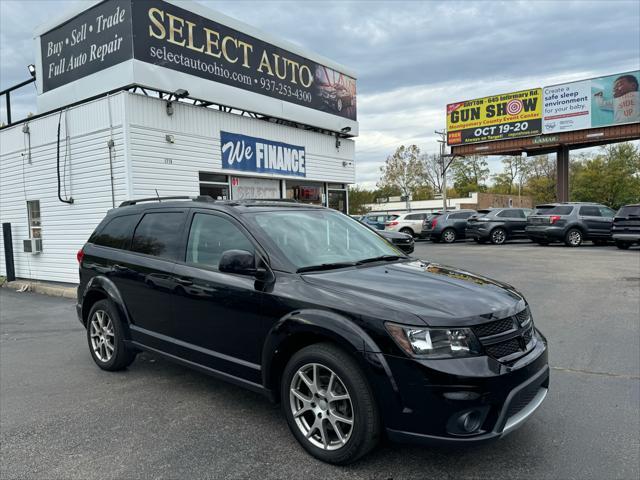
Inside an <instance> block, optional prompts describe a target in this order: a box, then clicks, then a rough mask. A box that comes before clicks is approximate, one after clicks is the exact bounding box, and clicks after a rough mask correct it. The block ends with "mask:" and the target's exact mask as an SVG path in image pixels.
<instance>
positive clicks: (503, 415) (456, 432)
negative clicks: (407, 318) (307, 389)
mask: <svg viewBox="0 0 640 480" xmlns="http://www.w3.org/2000/svg"><path fill="white" fill-rule="evenodd" d="M536 335H537V342H536V346H535V347H534V349H533V350H531V352H530V353H529V354H527V355H525V356H524V357H522V358H521V359H519V360H518V361H517V362H516V363H515V364H514V365H512V366H508V365H504V364H502V363H500V362H498V361H497V360H494V359H492V358H490V357H484V356H483V357H470V358H465V359H462V358H460V359H446V360H430V361H425V360H415V359H408V358H400V357H395V356H388V355H385V359H386V361H387V363H388V365H389V368H390V370H391V373H392V374H393V376H394V379H395V382H396V385H397V389H398V394H399V397H400V402H401V404H402V410H401V412H394V414H391V415H390V416H389V417H388V418H387V419H386V420H385V424H386V427H387V434H388V436H389V438H390V439H391V440H394V441H400V442H411V443H426V444H433V443H436V444H442V443H444V444H447V443H448V444H469V443H482V442H484V441H488V440H491V439H495V438H499V437H502V436H504V435H506V434H508V433H510V432H512V431H513V430H515V429H516V428H518V427H520V426H521V425H522V424H524V422H525V421H526V420H527V419H528V418H529V417H530V416H531V415H532V414H533V413H534V412H535V411H536V410H537V408H538V407H539V406H540V405H541V404H542V402H543V401H544V399H545V397H546V395H547V391H548V387H549V366H548V355H547V346H546V340H545V339H544V337H543V336H542V335H540V334H539V332H536ZM468 412H474V414H477V415H478V418H479V420H478V421H479V425H480V426H479V427H478V428H477V429H476V430H474V431H473V432H472V433H467V432H463V431H462V430H461V428H460V427H458V424H459V422H458V419H460V418H461V417H462V416H464V415H465V413H468ZM387 413H389V412H387Z"/></svg>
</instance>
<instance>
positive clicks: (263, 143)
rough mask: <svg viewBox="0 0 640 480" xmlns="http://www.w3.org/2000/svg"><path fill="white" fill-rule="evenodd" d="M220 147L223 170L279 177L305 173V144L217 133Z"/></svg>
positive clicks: (303, 175)
mask: <svg viewBox="0 0 640 480" xmlns="http://www.w3.org/2000/svg"><path fill="white" fill-rule="evenodd" d="M220 150H221V154H222V168H223V169H227V170H240V171H243V172H254V173H271V174H276V175H279V176H280V175H283V176H295V177H305V176H306V171H307V170H306V152H305V148H304V147H300V146H297V145H290V144H288V143H282V142H274V141H271V140H265V139H262V138H256V137H249V136H247V135H240V134H237V133H229V132H220Z"/></svg>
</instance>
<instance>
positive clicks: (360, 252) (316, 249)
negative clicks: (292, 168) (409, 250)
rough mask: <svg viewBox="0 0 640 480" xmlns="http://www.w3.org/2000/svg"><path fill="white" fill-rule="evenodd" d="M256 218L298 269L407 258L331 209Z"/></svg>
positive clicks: (258, 223)
mask: <svg viewBox="0 0 640 480" xmlns="http://www.w3.org/2000/svg"><path fill="white" fill-rule="evenodd" d="M253 216H254V219H255V221H256V223H257V225H258V227H259V228H260V229H261V230H262V231H263V232H264V233H265V234H266V236H267V237H268V238H269V239H270V240H271V241H272V242H273V243H274V244H275V245H276V247H277V248H278V249H279V250H280V251H281V252H282V254H283V255H284V256H285V257H286V258H287V259H288V260H289V261H290V262H291V263H292V264H293V265H294V266H295V267H296V268H297V269H298V270H300V269H311V268H308V267H319V268H323V267H331V266H335V267H336V268H337V267H341V266H348V265H354V264H356V263H358V262H362V261H363V260H369V259H374V258H380V259H381V260H387V259H397V258H398V257H402V258H404V257H405V255H404V254H403V253H402V252H401V251H400V250H397V249H396V248H395V247H393V246H392V245H391V244H389V243H388V242H387V241H386V240H384V239H383V238H382V237H380V236H379V235H378V234H376V233H374V232H373V231H371V230H370V229H369V228H367V227H365V226H364V225H362V224H360V223H359V222H357V221H355V220H353V219H351V218H349V217H347V216H345V215H343V214H341V213H338V212H334V211H331V210H284V211H280V212H274V211H271V212H260V213H255V214H253Z"/></svg>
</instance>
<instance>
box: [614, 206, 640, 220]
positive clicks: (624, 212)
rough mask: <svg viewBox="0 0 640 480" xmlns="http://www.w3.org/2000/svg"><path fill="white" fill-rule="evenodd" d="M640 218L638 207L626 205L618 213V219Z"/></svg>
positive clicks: (639, 208)
mask: <svg viewBox="0 0 640 480" xmlns="http://www.w3.org/2000/svg"><path fill="white" fill-rule="evenodd" d="M629 216H634V217H640V205H627V206H626V207H622V208H621V209H620V211H619V212H618V217H629Z"/></svg>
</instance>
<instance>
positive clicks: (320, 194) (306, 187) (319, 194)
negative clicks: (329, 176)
mask: <svg viewBox="0 0 640 480" xmlns="http://www.w3.org/2000/svg"><path fill="white" fill-rule="evenodd" d="M287 198H288V199H292V200H297V201H299V202H302V203H310V204H312V205H323V204H324V184H323V183H320V182H296V181H289V180H287Z"/></svg>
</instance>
